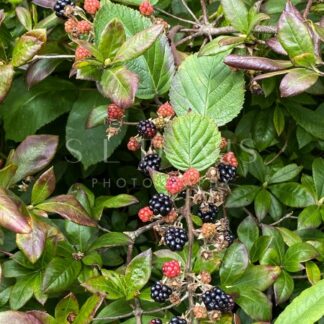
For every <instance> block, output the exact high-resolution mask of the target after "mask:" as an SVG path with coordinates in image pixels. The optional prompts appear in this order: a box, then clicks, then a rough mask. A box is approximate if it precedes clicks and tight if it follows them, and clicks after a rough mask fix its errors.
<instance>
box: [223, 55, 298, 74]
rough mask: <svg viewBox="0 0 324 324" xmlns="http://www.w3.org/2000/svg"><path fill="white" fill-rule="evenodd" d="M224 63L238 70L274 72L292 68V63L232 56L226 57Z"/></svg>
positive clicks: (263, 58)
mask: <svg viewBox="0 0 324 324" xmlns="http://www.w3.org/2000/svg"><path fill="white" fill-rule="evenodd" d="M224 63H225V64H227V65H229V66H231V67H234V68H238V69H247V70H258V71H266V72H273V71H278V70H283V69H286V68H289V67H291V66H292V63H291V62H290V61H281V60H271V59H268V58H265V57H258V56H240V55H235V54H231V55H228V56H226V58H225V60H224Z"/></svg>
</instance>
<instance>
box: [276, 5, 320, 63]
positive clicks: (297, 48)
mask: <svg viewBox="0 0 324 324" xmlns="http://www.w3.org/2000/svg"><path fill="white" fill-rule="evenodd" d="M290 6H292V5H291V4H289V3H288V4H287V5H286V8H285V10H284V12H283V13H282V15H281V17H280V19H279V24H278V40H279V41H280V43H281V45H282V47H283V48H284V49H285V50H286V51H287V53H288V55H289V57H290V58H291V59H292V60H294V58H296V57H297V56H300V55H303V54H309V57H308V59H307V61H306V62H304V64H302V65H303V66H305V65H306V66H310V65H313V64H315V55H314V45H313V42H312V38H311V35H310V33H309V30H308V28H307V26H306V24H305V23H304V22H303V21H302V19H300V17H298V16H297V15H296V14H295V12H293V11H292V10H290V9H291V8H289V7H290ZM305 63H306V64H305Z"/></svg>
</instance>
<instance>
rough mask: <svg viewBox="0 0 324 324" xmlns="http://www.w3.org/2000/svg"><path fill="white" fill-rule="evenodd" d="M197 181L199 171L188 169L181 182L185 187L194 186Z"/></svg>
mask: <svg viewBox="0 0 324 324" xmlns="http://www.w3.org/2000/svg"><path fill="white" fill-rule="evenodd" d="M199 179H200V174H199V171H198V170H197V169H195V168H190V169H188V170H187V171H186V172H185V173H184V174H183V182H184V184H185V186H194V185H196V184H197V183H198V182H199Z"/></svg>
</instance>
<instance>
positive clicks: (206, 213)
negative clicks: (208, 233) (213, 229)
mask: <svg viewBox="0 0 324 324" xmlns="http://www.w3.org/2000/svg"><path fill="white" fill-rule="evenodd" d="M217 213H218V208H217V206H216V205H213V204H209V205H208V210H206V208H204V206H203V207H202V206H200V208H199V210H198V212H197V214H198V216H199V217H200V218H201V220H202V221H203V223H215V221H216V216H217Z"/></svg>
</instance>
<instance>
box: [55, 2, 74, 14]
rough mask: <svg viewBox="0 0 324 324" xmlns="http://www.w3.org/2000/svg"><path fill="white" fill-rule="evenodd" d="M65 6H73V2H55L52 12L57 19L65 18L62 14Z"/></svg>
mask: <svg viewBox="0 0 324 324" xmlns="http://www.w3.org/2000/svg"><path fill="white" fill-rule="evenodd" d="M66 6H74V2H73V1H71V0H57V1H56V2H55V5H54V11H55V14H56V16H57V17H59V18H67V17H66V16H65V13H64V9H65V7H66Z"/></svg>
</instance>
